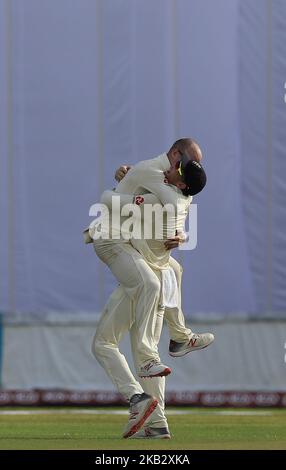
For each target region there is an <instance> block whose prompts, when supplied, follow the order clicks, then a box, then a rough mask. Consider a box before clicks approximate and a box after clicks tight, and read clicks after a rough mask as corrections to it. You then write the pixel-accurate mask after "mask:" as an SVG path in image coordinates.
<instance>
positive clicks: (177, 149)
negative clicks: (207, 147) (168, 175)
mask: <svg viewBox="0 0 286 470" xmlns="http://www.w3.org/2000/svg"><path fill="white" fill-rule="evenodd" d="M167 155H168V158H169V160H170V163H171V165H173V164H175V163H176V162H177V161H178V160H180V159H181V157H182V155H187V156H188V157H189V158H190V160H194V161H195V162H198V163H200V161H201V159H202V158H203V156H202V151H201V149H200V147H199V145H198V143H197V142H196V141H195V140H194V139H191V138H189V137H187V138H183V139H179V140H176V142H174V143H173V145H172V147H171V148H170V150H169V151H168V153H167Z"/></svg>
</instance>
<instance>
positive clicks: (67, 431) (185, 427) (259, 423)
mask: <svg viewBox="0 0 286 470" xmlns="http://www.w3.org/2000/svg"><path fill="white" fill-rule="evenodd" d="M9 410H10V411H13V412H15V411H17V410H19V411H20V409H18V408H17V409H15V408H1V409H0V449H1V450H4V449H14V450H16V449H27V450H34V449H39V450H47V449H49V450H52V449H53V450H54V449H89V450H97V449H105V450H107V449H114V450H115V449H116V450H117V449H122V450H127V449H137V450H142V449H156V450H159V449H162V450H171V449H177V450H181V449H185V450H192V449H209V450H213V449H251V450H252V449H265V450H266V449H286V410H279V409H267V410H266V409H265V410H261V409H259V410H257V411H255V410H249V409H247V410H242V409H240V410H237V409H235V410H233V409H229V410H225V409H223V410H222V409H201V408H196V409H194V408H168V410H169V413H170V414H168V422H169V426H170V430H171V433H172V439H171V440H138V439H136V440H135V439H134V440H132V439H122V438H121V434H122V429H123V427H124V426H125V423H126V420H127V415H122V414H113V413H112V410H111V409H102V408H99V409H98V410H99V411H100V413H102V414H91V413H92V412H94V411H96V409H91V408H90V409H88V408H85V409H83V408H80V409H74V408H73V409H71V408H66V409H64V408H61V409H60V414H59V412H58V409H55V408H54V409H51V408H49V409H47V408H42V409H39V408H37V409H36V410H38V412H39V411H42V412H43V413H45V412H47V411H48V412H49V413H51V414H36V415H35V414H31V415H14V414H13V415H6V414H2V413H3V411H9ZM21 410H23V411H35V409H27V408H26V409H23V408H22V409H21ZM79 410H84V414H75V412H77V411H79ZM123 410H124V409H123V408H118V409H117V411H119V412H121V411H123ZM172 411H173V412H174V411H179V412H186V413H189V414H179V415H174V414H171V413H172ZM71 412H72V414H71ZM225 412H227V413H229V414H222V413H225ZM239 412H245V413H251V414H239Z"/></svg>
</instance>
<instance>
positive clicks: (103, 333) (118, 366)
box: [92, 287, 143, 401]
mask: <svg viewBox="0 0 286 470" xmlns="http://www.w3.org/2000/svg"><path fill="white" fill-rule="evenodd" d="M133 321H134V315H133V313H132V309H131V302H130V299H129V297H127V296H126V293H125V292H124V289H123V288H122V287H118V288H117V289H116V290H115V291H114V292H113V293H112V294H111V296H110V297H109V299H108V302H107V304H106V305H105V307H104V310H103V313H102V315H101V318H100V320H99V323H98V325H97V329H96V333H95V336H94V338H93V342H92V353H93V355H94V356H95V357H96V359H97V360H98V362H99V363H100V365H101V366H102V367H103V368H104V370H105V371H106V373H107V374H108V376H109V377H110V379H111V381H112V382H113V383H114V385H115V386H116V387H117V389H118V391H119V392H120V393H121V394H122V395H123V396H124V397H125V398H126V399H127V400H128V401H129V400H130V398H131V397H132V396H133V395H134V394H137V393H143V389H142V387H141V385H140V383H139V382H137V380H135V377H134V375H133V374H132V372H131V370H130V368H129V365H128V363H127V361H126V359H125V356H124V355H123V354H121V352H120V351H119V348H118V343H119V342H120V340H121V339H122V337H123V335H124V334H125V333H126V332H127V331H129V330H130V328H131V326H132V323H133Z"/></svg>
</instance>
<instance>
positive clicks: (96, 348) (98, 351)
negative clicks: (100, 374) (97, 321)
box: [91, 337, 104, 359]
mask: <svg viewBox="0 0 286 470" xmlns="http://www.w3.org/2000/svg"><path fill="white" fill-rule="evenodd" d="M103 351H104V343H103V342H102V341H100V339H99V338H96V337H95V338H94V340H93V342H92V345H91V352H92V354H93V356H94V357H95V358H96V359H98V358H99V357H100V356H101V355H102V352H103Z"/></svg>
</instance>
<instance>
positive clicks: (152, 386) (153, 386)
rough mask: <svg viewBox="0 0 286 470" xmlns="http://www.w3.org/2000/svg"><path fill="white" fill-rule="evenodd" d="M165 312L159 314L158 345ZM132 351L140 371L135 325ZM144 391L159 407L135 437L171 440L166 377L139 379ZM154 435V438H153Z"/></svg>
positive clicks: (156, 337) (156, 329)
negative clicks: (166, 405)
mask: <svg viewBox="0 0 286 470" xmlns="http://www.w3.org/2000/svg"><path fill="white" fill-rule="evenodd" d="M163 316H164V312H163V311H160V312H158V313H157V318H156V328H155V341H156V344H157V345H158V343H159V340H160V336H161V331H162V325H163ZM130 341H131V349H132V354H133V359H134V366H135V369H136V370H137V371H138V370H139V369H140V362H139V360H138V344H137V335H136V326H135V325H134V324H133V325H132V327H131V330H130ZM139 381H140V383H141V385H142V388H143V390H144V391H145V392H146V393H148V394H149V395H152V396H153V397H155V398H156V399H157V400H158V405H157V407H156V409H155V411H154V412H153V413H152V415H151V416H150V417H149V418H148V419H147V420H146V421H145V424H144V429H143V428H142V430H141V431H139V434H138V435H136V434H134V436H133V437H143V438H144V437H146V438H148V437H156V438H165V439H166V438H169V437H170V433H169V430H168V423H167V419H166V416H165V377H153V378H152V379H150V378H140V379H139ZM153 435H154V436H153Z"/></svg>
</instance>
